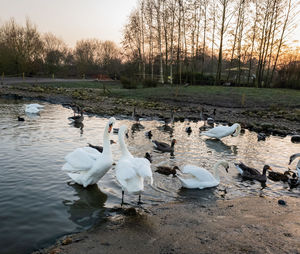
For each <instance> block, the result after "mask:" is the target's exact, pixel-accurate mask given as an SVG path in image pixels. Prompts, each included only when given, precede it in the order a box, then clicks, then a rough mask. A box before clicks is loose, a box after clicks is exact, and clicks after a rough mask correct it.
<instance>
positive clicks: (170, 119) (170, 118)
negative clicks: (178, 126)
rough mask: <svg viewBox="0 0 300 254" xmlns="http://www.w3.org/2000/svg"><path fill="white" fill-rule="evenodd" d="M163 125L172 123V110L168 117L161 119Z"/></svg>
mask: <svg viewBox="0 0 300 254" xmlns="http://www.w3.org/2000/svg"><path fill="white" fill-rule="evenodd" d="M163 122H164V125H168V124H173V123H174V110H171V112H170V117H165V118H163Z"/></svg>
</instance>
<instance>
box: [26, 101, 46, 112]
mask: <svg viewBox="0 0 300 254" xmlns="http://www.w3.org/2000/svg"><path fill="white" fill-rule="evenodd" d="M43 108H44V106H43V105H40V104H37V103H34V104H27V105H26V106H25V112H26V113H29V114H38V113H39V112H40V111H41V109H43Z"/></svg>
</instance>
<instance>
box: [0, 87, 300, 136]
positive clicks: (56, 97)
mask: <svg viewBox="0 0 300 254" xmlns="http://www.w3.org/2000/svg"><path fill="white" fill-rule="evenodd" d="M0 96H1V97H10V98H17V99H20V98H27V99H38V100H43V101H48V102H51V103H59V104H68V103H69V104H78V105H80V106H82V107H84V109H85V112H86V113H91V114H99V115H128V116H130V115H131V114H132V110H133V107H134V106H136V107H137V113H138V114H139V115H141V116H144V117H152V118H160V117H169V116H170V110H171V109H173V110H175V119H176V120H184V119H186V118H188V119H190V120H200V112H201V110H202V108H204V114H205V115H206V116H211V117H213V118H214V119H215V120H216V121H217V122H226V123H229V124H231V123H234V122H238V123H240V124H241V125H242V127H243V128H247V129H250V130H254V131H257V132H265V133H266V134H273V135H280V136H285V135H288V134H299V133H300V126H299V121H300V109H299V108H291V107H280V108H279V107H275V106H274V105H273V106H272V105H271V106H270V105H267V103H264V102H260V103H255V104H254V103H251V102H250V103H248V104H247V106H245V107H241V106H240V104H239V103H240V102H239V103H235V101H237V100H233V99H232V98H231V99H230V100H229V99H228V98H226V97H220V96H219V95H217V94H216V95H213V96H208V97H201V96H190V97H188V98H187V97H185V96H178V97H176V98H174V97H172V98H171V96H170V97H163V96H162V97H160V98H159V99H157V98H152V97H151V95H149V96H148V97H146V98H144V99H143V100H136V99H133V98H124V97H115V96H114V95H113V94H111V93H108V92H107V91H105V90H103V89H96V88H56V87H51V86H42V85H36V84H31V85H28V84H27V85H24V84H22V85H2V86H0ZM214 109H216V114H215V115H213V111H214Z"/></svg>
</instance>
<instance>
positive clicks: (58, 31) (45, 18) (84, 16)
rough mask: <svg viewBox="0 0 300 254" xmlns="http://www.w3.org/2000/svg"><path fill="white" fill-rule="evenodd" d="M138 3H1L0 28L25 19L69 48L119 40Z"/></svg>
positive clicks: (100, 0) (87, 0) (66, 0)
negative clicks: (81, 43) (95, 40)
mask: <svg viewBox="0 0 300 254" xmlns="http://www.w3.org/2000/svg"><path fill="white" fill-rule="evenodd" d="M136 2H137V0H109V1H107V0H85V1H84V0H0V6H1V15H0V25H1V24H3V23H4V22H6V21H8V20H9V19H10V18H11V17H14V18H15V20H16V21H17V23H19V24H25V20H26V17H29V18H30V20H31V21H32V22H33V23H34V24H36V25H37V27H38V30H39V31H40V32H52V33H53V34H55V35H57V36H58V37H60V38H61V39H63V40H64V41H65V42H66V43H67V44H68V45H69V46H74V45H75V43H76V41H77V40H80V39H87V38H98V39H100V40H113V41H115V42H117V43H119V42H120V41H121V37H122V28H123V25H124V23H126V20H127V18H128V16H129V14H130V12H131V10H132V9H133V8H134V7H135V6H136Z"/></svg>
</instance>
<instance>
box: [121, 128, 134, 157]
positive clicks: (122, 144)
mask: <svg viewBox="0 0 300 254" xmlns="http://www.w3.org/2000/svg"><path fill="white" fill-rule="evenodd" d="M124 138H125V133H120V135H119V144H120V148H121V152H122V157H124V156H129V157H131V156H132V155H131V153H130V152H129V151H128V149H127V146H126V144H125V140H124Z"/></svg>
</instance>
